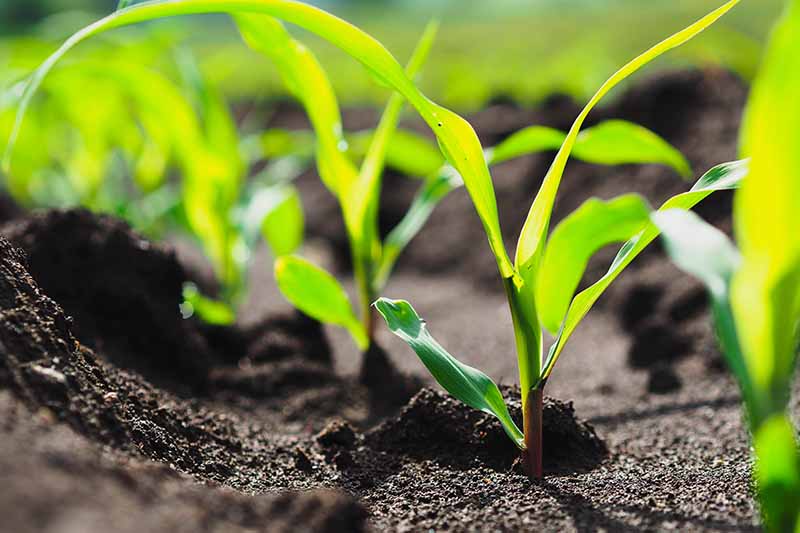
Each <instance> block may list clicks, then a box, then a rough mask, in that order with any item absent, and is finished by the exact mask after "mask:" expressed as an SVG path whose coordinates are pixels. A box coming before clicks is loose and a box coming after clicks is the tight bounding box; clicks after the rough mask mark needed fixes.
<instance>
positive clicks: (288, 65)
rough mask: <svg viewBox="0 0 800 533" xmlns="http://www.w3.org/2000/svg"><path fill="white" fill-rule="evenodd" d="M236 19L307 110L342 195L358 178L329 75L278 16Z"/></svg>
mask: <svg viewBox="0 0 800 533" xmlns="http://www.w3.org/2000/svg"><path fill="white" fill-rule="evenodd" d="M165 3H169V2H165ZM186 3H187V4H190V3H191V2H186ZM234 19H235V20H236V24H237V25H238V27H239V31H240V32H241V33H242V37H243V38H244V40H245V42H247V44H248V45H249V46H250V47H251V48H253V49H254V50H257V51H259V52H261V53H262V54H264V55H266V56H267V57H269V58H270V59H271V60H272V61H273V63H274V64H275V66H276V67H277V69H278V72H279V73H280V75H281V77H282V78H283V81H284V83H285V84H286V86H287V88H288V89H289V91H291V92H292V94H294V95H295V97H297V99H298V100H300V102H301V104H302V105H303V108H304V109H305V110H306V113H307V114H308V117H309V120H310V121H311V125H312V126H313V128H314V132H315V133H316V137H317V143H316V158H317V169H318V171H319V175H320V178H321V179H322V181H323V183H325V185H326V186H327V187H328V189H330V190H331V191H332V192H333V193H334V194H335V195H337V196H338V195H339V194H341V192H342V191H343V190H346V189H347V188H348V187H350V186H351V185H352V183H353V182H354V181H355V180H356V176H357V171H356V168H355V166H354V165H353V163H352V162H351V161H350V159H349V158H348V157H347V142H346V141H345V138H344V133H343V131H342V117H341V113H340V111H339V104H338V102H337V100H336V95H335V93H334V91H333V87H332V86H331V83H330V81H329V80H328V76H327V75H326V74H325V71H324V70H323V68H322V66H321V65H320V64H319V62H318V61H317V58H316V57H315V56H314V54H313V53H312V52H311V51H310V50H309V49H308V48H306V47H305V45H303V44H302V43H300V42H299V41H297V40H296V39H294V38H292V36H291V35H290V34H289V32H288V31H286V29H285V28H284V27H283V25H282V24H281V23H280V22H279V21H278V20H277V19H275V18H273V17H271V16H267V15H260V14H252V13H243V12H237V13H236V14H235V15H234Z"/></svg>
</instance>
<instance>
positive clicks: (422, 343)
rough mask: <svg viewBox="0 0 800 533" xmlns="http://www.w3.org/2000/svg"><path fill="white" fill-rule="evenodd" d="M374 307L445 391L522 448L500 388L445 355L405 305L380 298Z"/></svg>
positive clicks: (411, 308) (426, 329) (404, 302)
mask: <svg viewBox="0 0 800 533" xmlns="http://www.w3.org/2000/svg"><path fill="white" fill-rule="evenodd" d="M375 307H376V308H377V309H378V312H379V313H380V314H381V316H383V318H384V320H386V324H387V325H388V326H389V329H390V330H391V331H392V333H394V334H395V335H397V336H398V337H400V338H401V339H403V340H404V341H405V342H406V343H408V345H409V346H410V347H411V349H412V350H414V352H416V354H417V356H419V358H420V360H421V361H422V363H423V364H424V365H425V367H426V368H427V369H428V371H430V373H431V375H433V377H434V379H436V381H437V382H438V383H439V384H440V385H441V386H442V387H443V388H444V389H445V390H446V391H447V392H449V393H450V394H452V395H453V396H454V397H455V398H457V399H458V400H460V401H462V402H464V403H465V404H467V405H468V406H470V407H472V408H473V409H478V410H480V411H483V412H484V413H488V414H490V415H494V416H495V417H497V419H498V420H499V421H500V424H501V425H502V426H503V429H504V430H505V432H506V434H507V435H508V437H509V438H510V439H511V440H512V441H513V442H514V444H516V445H517V446H518V447H519V448H520V449H524V448H525V439H524V437H523V435H522V432H521V431H520V430H519V428H518V427H517V425H516V424H515V423H514V421H513V420H512V419H511V415H510V414H509V412H508V408H507V407H506V404H505V401H504V400H503V395H502V394H501V393H500V389H498V388H497V385H496V384H495V383H494V381H492V379H491V378H490V377H489V376H487V375H486V374H484V373H483V372H481V371H480V370H477V369H475V368H472V367H470V366H467V365H465V364H463V363H461V362H459V361H458V360H457V359H456V358H455V357H453V356H452V355H450V354H449V353H447V351H446V350H445V349H444V348H443V347H442V346H441V345H440V344H439V343H438V342H436V339H434V338H433V337H432V336H431V334H430V333H429V332H428V328H427V327H426V325H425V321H424V320H422V319H421V318H420V317H419V315H418V314H417V312H416V311H415V310H414V308H413V307H411V304H409V303H408V302H406V301H403V300H389V299H387V298H380V299H379V300H378V301H377V302H375Z"/></svg>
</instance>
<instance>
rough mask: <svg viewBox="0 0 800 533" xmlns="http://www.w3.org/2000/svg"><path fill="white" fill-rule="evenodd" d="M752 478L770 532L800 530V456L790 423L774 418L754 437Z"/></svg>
mask: <svg viewBox="0 0 800 533" xmlns="http://www.w3.org/2000/svg"><path fill="white" fill-rule="evenodd" d="M753 440H754V443H753V444H754V447H755V452H756V465H755V477H756V483H757V486H758V496H759V500H760V502H761V514H762V516H763V517H764V523H765V526H766V530H767V531H770V532H776V533H778V532H784V531H786V532H790V533H791V532H792V531H797V528H798V527H799V526H800V511H799V510H800V455H798V449H797V438H796V436H795V428H794V426H793V425H792V421H791V420H790V419H789V418H788V417H787V416H786V415H785V414H783V413H780V414H776V415H773V416H772V417H771V418H769V419H767V420H766V421H765V422H764V423H763V424H761V426H760V427H759V428H758V429H757V430H756V432H755V435H754V436H753Z"/></svg>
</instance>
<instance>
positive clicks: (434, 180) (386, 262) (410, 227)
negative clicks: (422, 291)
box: [375, 166, 464, 290]
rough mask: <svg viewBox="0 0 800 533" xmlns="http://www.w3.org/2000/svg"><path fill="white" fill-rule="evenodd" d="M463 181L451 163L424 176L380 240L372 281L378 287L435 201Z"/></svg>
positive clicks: (378, 288)
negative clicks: (402, 215)
mask: <svg viewBox="0 0 800 533" xmlns="http://www.w3.org/2000/svg"><path fill="white" fill-rule="evenodd" d="M463 184H464V182H463V181H461V176H459V175H458V173H457V172H456V171H455V169H453V167H450V166H447V167H445V168H444V169H443V170H442V171H441V172H440V173H438V174H435V175H434V176H433V177H431V178H428V179H427V180H425V183H424V184H423V185H422V187H421V188H420V190H419V191H418V192H417V194H416V196H414V200H413V202H412V203H411V206H410V207H409V208H408V211H406V214H405V216H404V217H403V219H402V220H401V221H400V222H399V223H398V224H397V226H395V227H394V229H392V231H391V232H389V234H388V235H387V236H386V239H384V241H383V253H382V255H381V262H380V265H379V267H378V274H377V276H376V281H375V287H376V289H377V290H380V289H381V288H383V287H384V286H385V285H386V282H387V281H388V280H389V275H390V274H391V271H392V269H393V268H394V265H395V263H396V262H397V259H398V257H399V256H400V253H401V252H402V251H403V250H404V249H405V248H406V246H408V243H409V242H411V240H412V239H413V238H414V237H415V236H416V235H417V234H418V233H419V231H420V230H421V229H422V227H423V226H424V225H425V223H426V222H427V221H428V218H430V216H431V213H432V212H433V210H434V208H435V207H436V205H437V204H438V203H439V202H440V201H441V200H442V198H444V197H445V196H447V195H448V194H450V192H451V191H453V190H454V189H456V188H458V187H461V186H462V185H463Z"/></svg>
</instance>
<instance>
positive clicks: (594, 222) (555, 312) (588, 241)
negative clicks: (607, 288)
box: [536, 194, 650, 333]
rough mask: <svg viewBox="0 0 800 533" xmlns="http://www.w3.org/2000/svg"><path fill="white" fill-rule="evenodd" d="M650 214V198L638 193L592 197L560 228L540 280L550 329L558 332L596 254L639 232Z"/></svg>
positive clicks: (539, 299) (543, 316) (542, 312)
mask: <svg viewBox="0 0 800 533" xmlns="http://www.w3.org/2000/svg"><path fill="white" fill-rule="evenodd" d="M649 216H650V207H649V206H648V204H647V201H646V200H644V199H643V198H642V197H641V196H639V195H636V194H628V195H625V196H620V197H618V198H615V199H614V200H610V201H608V202H605V201H603V200H598V199H596V198H592V199H590V200H587V201H586V202H585V203H584V204H583V205H582V206H581V207H580V208H578V209H577V210H576V211H575V212H573V213H572V214H571V215H569V216H568V217H567V218H565V219H564V220H563V221H562V222H561V223H560V224H559V225H558V226H557V227H556V229H555V230H554V231H553V233H552V235H551V236H550V240H549V241H548V243H547V247H546V248H545V252H544V255H543V258H542V265H541V267H540V269H539V277H538V279H537V282H536V303H537V308H538V309H539V318H540V320H541V322H542V325H543V326H544V327H545V328H547V330H549V331H550V332H551V333H556V332H557V331H558V328H559V326H560V325H561V322H562V320H563V319H564V315H565V314H566V313H567V309H568V308H569V303H570V301H571V300H572V296H573V295H574V294H575V289H577V288H578V284H579V283H580V281H581V277H582V276H583V273H584V272H585V270H586V265H587V264H588V263H589V259H590V258H591V257H592V255H594V254H595V252H597V251H598V250H599V249H600V248H602V247H603V246H606V245H608V244H611V243H615V242H622V241H625V240H627V239H630V238H631V237H632V236H633V235H636V234H637V233H638V232H639V231H640V230H641V229H642V227H644V224H645V223H646V222H647V221H648V220H649Z"/></svg>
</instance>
